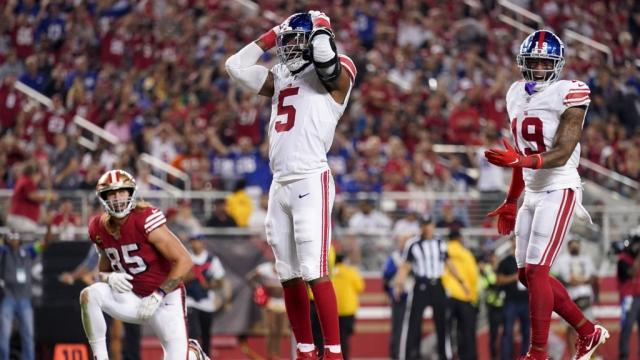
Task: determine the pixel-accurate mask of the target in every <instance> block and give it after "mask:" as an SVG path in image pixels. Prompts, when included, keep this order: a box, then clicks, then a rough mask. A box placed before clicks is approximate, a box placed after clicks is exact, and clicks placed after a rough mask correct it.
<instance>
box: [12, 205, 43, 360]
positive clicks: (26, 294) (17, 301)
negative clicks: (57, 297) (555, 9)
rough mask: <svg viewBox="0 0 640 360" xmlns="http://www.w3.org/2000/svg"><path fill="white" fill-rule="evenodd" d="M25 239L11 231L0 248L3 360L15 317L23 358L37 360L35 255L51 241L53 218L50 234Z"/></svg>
mask: <svg viewBox="0 0 640 360" xmlns="http://www.w3.org/2000/svg"><path fill="white" fill-rule="evenodd" d="M25 236H27V234H25V233H19V232H15V231H14V232H11V233H9V235H7V236H6V242H7V244H6V245H2V246H0V290H1V291H2V292H3V293H4V295H3V297H2V302H1V303H0V320H1V321H0V358H1V359H4V360H8V359H9V339H10V338H11V329H12V327H13V319H14V316H15V317H16V318H17V320H18V331H19V332H20V339H21V345H22V346H21V349H22V357H21V359H24V360H35V348H34V339H35V333H34V329H33V307H32V304H31V290H32V289H31V287H32V286H31V285H32V273H31V268H32V267H33V264H34V260H35V258H36V256H37V255H38V254H39V253H41V252H42V250H43V249H44V248H46V247H47V246H48V245H49V243H50V241H51V239H52V235H51V216H49V217H48V218H47V232H46V234H45V235H44V237H43V238H42V240H38V241H34V242H29V243H24V241H25V240H27V239H24V238H23V237H25ZM33 239H34V238H33V237H31V238H30V240H33Z"/></svg>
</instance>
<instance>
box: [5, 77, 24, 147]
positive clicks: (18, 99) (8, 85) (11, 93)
mask: <svg viewBox="0 0 640 360" xmlns="http://www.w3.org/2000/svg"><path fill="white" fill-rule="evenodd" d="M1 70H2V69H1V68H0V71H1ZM15 74H16V73H14V72H8V73H7V74H6V75H5V76H4V78H3V79H1V80H0V136H4V135H5V134H6V133H7V132H8V131H13V132H15V127H16V125H17V122H18V115H19V114H20V111H21V110H22V94H20V93H19V92H18V90H16V89H15V88H14V84H15V82H16V75H15ZM0 76H1V75H0Z"/></svg>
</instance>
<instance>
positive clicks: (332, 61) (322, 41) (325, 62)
mask: <svg viewBox="0 0 640 360" xmlns="http://www.w3.org/2000/svg"><path fill="white" fill-rule="evenodd" d="M309 55H310V57H311V62H313V66H314V67H315V69H316V73H317V74H318V77H319V78H320V80H321V81H322V82H331V81H334V80H335V79H337V78H338V76H339V75H340V71H341V70H342V66H341V64H340V59H339V58H338V52H337V51H336V43H335V41H334V39H333V33H332V32H331V30H329V29H327V28H319V29H316V30H314V31H313V33H312V34H311V37H310V38H309Z"/></svg>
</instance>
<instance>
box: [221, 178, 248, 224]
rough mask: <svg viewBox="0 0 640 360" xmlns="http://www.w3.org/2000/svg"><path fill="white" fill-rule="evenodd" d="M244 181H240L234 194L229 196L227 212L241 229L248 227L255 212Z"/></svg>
mask: <svg viewBox="0 0 640 360" xmlns="http://www.w3.org/2000/svg"><path fill="white" fill-rule="evenodd" d="M246 186H247V183H246V181H245V180H244V179H241V180H238V182H237V183H236V186H235V188H234V189H233V192H232V193H231V194H230V195H228V196H227V199H226V207H225V208H226V211H227V213H228V214H229V215H230V216H231V217H232V218H233V220H235V222H236V224H237V225H238V226H239V227H247V224H248V223H249V216H251V211H253V202H252V201H251V197H250V196H249V194H248V193H247V190H246Z"/></svg>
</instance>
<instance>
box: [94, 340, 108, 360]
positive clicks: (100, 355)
mask: <svg viewBox="0 0 640 360" xmlns="http://www.w3.org/2000/svg"><path fill="white" fill-rule="evenodd" d="M89 345H91V351H92V352H93V356H94V357H93V359H95V360H109V352H108V351H107V339H106V338H102V339H97V340H89Z"/></svg>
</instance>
